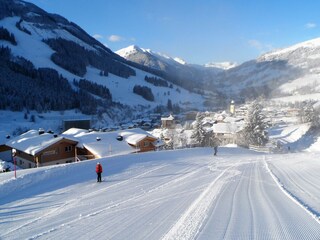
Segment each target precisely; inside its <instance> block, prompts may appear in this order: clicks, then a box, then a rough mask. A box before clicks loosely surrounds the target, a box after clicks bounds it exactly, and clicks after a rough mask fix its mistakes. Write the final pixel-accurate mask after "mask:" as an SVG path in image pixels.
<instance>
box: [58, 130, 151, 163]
mask: <svg viewBox="0 0 320 240" xmlns="http://www.w3.org/2000/svg"><path fill="white" fill-rule="evenodd" d="M62 136H64V137H65V138H69V139H73V140H76V141H78V145H77V146H78V147H80V148H86V149H88V150H89V151H90V152H92V153H93V154H94V155H96V156H97V157H106V156H111V155H120V154H128V153H132V152H135V151H136V149H135V148H133V147H132V146H130V145H129V144H131V145H136V144H137V143H138V142H139V141H141V140H142V139H144V138H145V137H147V136H148V137H152V138H154V139H155V140H156V138H155V137H154V136H152V135H151V134H149V133H147V132H146V131H144V130H142V129H139V128H135V129H128V130H118V131H114V132H96V131H92V132H89V131H88V130H83V129H77V128H71V129H69V130H67V131H65V132H64V133H63V134H62ZM119 136H122V137H123V139H122V140H120V139H119ZM118 139H119V140H118Z"/></svg>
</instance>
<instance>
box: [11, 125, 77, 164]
mask: <svg viewBox="0 0 320 240" xmlns="http://www.w3.org/2000/svg"><path fill="white" fill-rule="evenodd" d="M6 145H7V146H8V147H10V148H11V149H14V150H15V152H16V154H15V158H16V164H17V165H18V166H19V167H21V168H33V167H40V166H48V165H54V164H61V163H70V162H74V161H75V155H76V152H75V149H76V148H75V146H76V145H77V142H76V141H74V140H71V139H66V138H64V137H61V136H57V135H54V134H51V133H41V132H39V131H37V130H30V131H28V132H26V133H24V134H22V135H20V136H18V137H16V138H13V139H11V140H10V141H8V142H7V143H6Z"/></svg>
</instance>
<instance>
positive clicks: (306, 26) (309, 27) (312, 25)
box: [304, 22, 317, 29]
mask: <svg viewBox="0 0 320 240" xmlns="http://www.w3.org/2000/svg"><path fill="white" fill-rule="evenodd" d="M304 26H305V28H308V29H311V28H315V27H317V24H315V23H313V22H309V23H307V24H306V25H304Z"/></svg>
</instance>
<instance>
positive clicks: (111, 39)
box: [108, 35, 125, 42]
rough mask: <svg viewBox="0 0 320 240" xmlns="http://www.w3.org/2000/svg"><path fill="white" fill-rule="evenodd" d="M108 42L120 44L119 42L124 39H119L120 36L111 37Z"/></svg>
mask: <svg viewBox="0 0 320 240" xmlns="http://www.w3.org/2000/svg"><path fill="white" fill-rule="evenodd" d="M108 40H109V41H110V42H120V41H124V40H125V38H124V37H121V36H119V35H111V36H109V38H108Z"/></svg>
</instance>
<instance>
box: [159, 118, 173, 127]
mask: <svg viewBox="0 0 320 240" xmlns="http://www.w3.org/2000/svg"><path fill="white" fill-rule="evenodd" d="M161 127H162V128H167V129H173V128H175V121H174V117H173V116H172V115H170V116H169V117H162V118H161Z"/></svg>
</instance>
